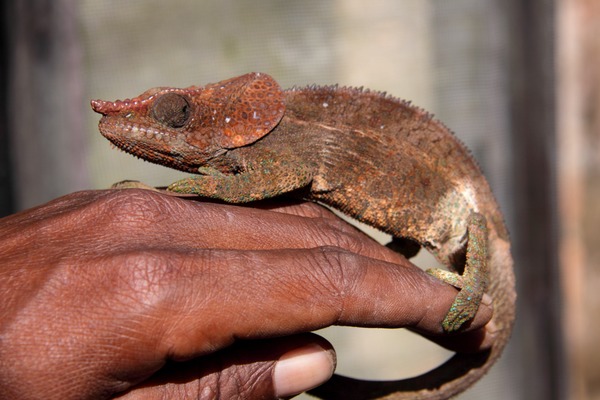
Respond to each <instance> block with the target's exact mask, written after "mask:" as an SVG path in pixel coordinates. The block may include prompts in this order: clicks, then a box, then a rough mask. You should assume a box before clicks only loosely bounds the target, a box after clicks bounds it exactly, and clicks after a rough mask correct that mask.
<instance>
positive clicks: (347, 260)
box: [317, 246, 363, 299]
mask: <svg viewBox="0 0 600 400" xmlns="http://www.w3.org/2000/svg"><path fill="white" fill-rule="evenodd" d="M359 264H360V256H359V255H357V254H355V253H352V252H349V251H347V250H345V249H342V248H340V247H336V246H323V247H320V248H318V253H317V265H318V266H319V267H320V269H321V271H322V273H323V275H324V277H323V278H324V279H320V280H318V282H321V283H322V284H324V285H325V286H326V287H327V289H328V290H331V291H333V292H334V293H336V296H335V297H336V298H339V299H343V298H344V297H345V295H346V294H347V293H349V292H351V291H352V290H353V289H354V287H355V286H356V285H357V283H358V282H359V281H360V279H361V276H362V274H363V270H362V269H361V268H359V267H358V266H359Z"/></svg>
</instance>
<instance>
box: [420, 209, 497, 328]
mask: <svg viewBox="0 0 600 400" xmlns="http://www.w3.org/2000/svg"><path fill="white" fill-rule="evenodd" d="M467 234H468V238H467V240H468V242H467V254H466V263H465V270H464V273H463V274H462V275H459V274H457V273H453V272H449V271H446V270H443V269H437V268H434V269H430V270H428V271H427V273H429V274H430V275H433V276H434V277H436V278H438V279H440V280H441V281H443V282H446V283H448V284H450V285H452V286H454V287H456V288H457V289H460V292H459V293H458V295H456V298H455V299H454V302H453V303H452V306H451V307H450V310H449V311H448V314H446V317H445V318H444V321H443V322H442V327H443V329H444V331H445V332H455V331H457V330H459V329H460V328H461V326H463V324H464V323H466V322H468V321H471V320H472V319H473V318H474V317H475V314H476V313H477V310H478V309H479V304H480V303H481V298H482V297H483V294H484V293H485V291H486V288H487V283H488V272H487V258H488V246H487V236H488V234H487V224H486V220H485V217H484V216H483V215H481V214H478V213H473V214H471V215H470V217H469V222H468V227H467Z"/></svg>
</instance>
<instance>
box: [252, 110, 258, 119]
mask: <svg viewBox="0 0 600 400" xmlns="http://www.w3.org/2000/svg"><path fill="white" fill-rule="evenodd" d="M252 118H254V119H260V117H259V116H258V114H257V113H256V111H254V112H253V113H252Z"/></svg>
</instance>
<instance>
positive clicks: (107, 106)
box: [91, 73, 516, 399]
mask: <svg viewBox="0 0 600 400" xmlns="http://www.w3.org/2000/svg"><path fill="white" fill-rule="evenodd" d="M91 106H92V108H93V110H94V111H96V112H97V113H100V114H102V117H101V119H100V122H99V130H100V132H101V134H102V135H103V136H104V137H106V138H107V139H108V140H109V141H110V142H112V144H114V145H115V146H116V147H118V148H120V149H122V150H124V151H125V152H128V153H130V154H133V155H135V156H137V157H139V158H142V159H144V160H147V161H150V162H153V163H157V164H161V165H164V166H167V167H171V168H174V169H177V170H181V171H185V172H190V173H195V174H196V175H192V176H190V177H188V178H184V179H181V180H178V181H176V182H174V183H172V184H171V185H169V186H168V187H167V191H169V192H173V193H178V194H194V195H199V196H202V197H208V198H213V199H219V200H222V201H225V202H230V203H246V202H251V201H255V200H261V199H265V198H270V197H275V196H279V195H283V194H286V193H287V194H292V195H295V196H299V197H301V198H303V199H307V200H311V201H314V202H318V203H321V204H324V205H327V206H330V207H332V208H334V209H337V210H339V211H341V212H342V213H344V214H347V215H349V216H350V217H353V218H355V219H357V220H358V221H361V222H364V223H366V224H368V225H371V226H373V227H375V228H377V229H379V230H381V231H384V232H387V233H388V234H391V235H392V237H393V242H394V241H395V243H396V244H397V246H396V248H397V249H399V250H400V252H401V253H403V254H404V255H405V256H407V257H409V258H410V257H411V256H413V255H414V254H415V253H416V252H417V251H418V250H419V249H420V248H425V249H426V250H428V251H429V252H431V253H432V254H433V255H434V256H435V257H436V258H437V259H438V260H439V261H440V262H441V263H442V264H443V265H444V266H445V267H447V269H433V270H430V271H428V272H430V273H431V274H432V275H434V276H435V277H437V278H439V279H441V280H443V281H444V282H446V283H448V284H450V285H452V286H454V287H456V288H457V289H459V292H458V294H457V296H456V298H455V300H454V303H453V304H452V306H451V308H450V309H449V310H448V313H447V315H446V316H445V319H444V321H443V322H442V328H443V331H444V332H446V333H448V334H451V333H453V332H457V331H460V330H461V327H463V326H464V325H465V324H468V323H469V321H470V320H471V319H472V318H473V317H474V315H475V313H476V312H477V309H478V307H479V304H480V302H481V298H482V296H483V294H484V293H487V294H488V295H489V296H490V297H491V298H492V301H493V304H494V315H493V317H492V321H493V323H494V324H495V327H496V329H497V331H496V332H495V335H496V339H495V341H494V344H493V345H492V347H491V349H489V350H486V351H481V352H477V353H468V354H467V353H457V354H455V355H454V356H453V357H452V358H450V359H449V360H448V361H446V362H445V363H443V364H442V365H440V366H439V367H437V368H435V369H433V370H432V371H429V372H427V373H425V374H423V375H421V376H418V377H415V378H408V379H400V380H396V381H385V382H381V381H377V382H375V381H365V380H360V379H354V378H349V377H343V376H339V375H334V376H333V377H332V379H330V380H329V381H328V382H326V383H325V384H324V385H322V386H320V387H319V388H316V389H314V390H313V391H312V392H311V394H313V395H315V396H317V397H321V398H328V399H335V398H340V399H352V398H356V399H367V398H369V399H375V398H378V399H446V398H449V397H452V396H454V395H456V394H458V393H460V392H462V391H463V390H465V389H467V388H468V387H470V386H471V385H472V384H473V383H475V382H476V381H477V380H478V379H479V378H481V377H482V376H483V375H484V374H485V373H486V372H487V371H488V370H489V369H490V367H491V366H492V364H493V363H494V362H495V361H496V360H497V359H498V358H499V357H500V355H501V353H502V350H503V348H504V347H505V345H506V343H507V342H508V340H509V337H510V333H511V330H512V325H513V321H514V318H515V300H516V292H515V278H514V272H513V261H512V256H511V252H510V240H509V235H508V232H507V228H506V226H505V224H504V220H503V216H502V213H501V211H500V209H499V206H498V204H497V202H496V200H495V198H494V196H493V194H492V191H491V189H490V186H489V184H488V182H487V181H486V179H485V177H484V175H483V173H482V171H481V170H480V168H479V166H478V164H477V163H476V161H475V160H474V159H473V157H472V156H471V154H470V152H469V150H468V149H467V148H466V147H465V146H464V145H463V144H462V143H461V142H460V141H459V140H458V139H457V138H456V137H455V136H454V135H453V133H452V132H451V131H450V130H449V129H448V128H447V127H446V126H444V125H443V124H442V123H441V122H440V121H438V120H437V119H435V118H434V117H433V116H432V115H431V114H429V113H428V112H426V111H424V110H422V109H420V108H418V107H416V106H414V105H412V104H411V103H410V102H408V101H404V100H400V99H397V98H395V97H393V96H391V95H388V94H386V93H384V92H377V91H371V90H368V89H363V88H353V87H341V86H338V85H331V86H316V85H312V86H306V87H297V86H294V87H292V88H291V89H287V90H282V89H281V87H280V86H279V84H278V83H277V82H276V81H275V80H274V79H273V78H272V77H271V76H269V75H267V74H264V73H248V74H245V75H242V76H239V77H235V78H232V79H228V80H223V81H221V82H217V83H212V84H207V85H204V86H191V87H188V88H183V89H180V88H171V87H157V88H153V89H149V90H147V91H145V92H144V93H142V94H141V95H139V96H137V97H135V98H133V99H125V100H117V101H114V102H111V101H103V100H92V101H91Z"/></svg>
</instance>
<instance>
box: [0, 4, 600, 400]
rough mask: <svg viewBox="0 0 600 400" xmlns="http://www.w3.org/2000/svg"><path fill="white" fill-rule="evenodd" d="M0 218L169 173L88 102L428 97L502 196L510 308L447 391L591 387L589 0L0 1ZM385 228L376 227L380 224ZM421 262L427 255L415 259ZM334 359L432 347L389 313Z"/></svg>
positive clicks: (593, 20) (350, 366) (584, 390)
mask: <svg viewBox="0 0 600 400" xmlns="http://www.w3.org/2000/svg"><path fill="white" fill-rule="evenodd" d="M0 7H1V8H2V18H3V20H2V24H1V27H2V32H1V33H0V40H1V42H0V52H1V53H2V54H1V57H0V85H1V86H0V96H1V97H0V215H8V214H10V213H13V212H17V211H19V210H22V209H25V208H28V207H32V206H36V205H39V204H42V203H44V202H47V201H49V200H51V199H53V198H55V197H58V196H61V195H64V194H67V193H70V192H72V191H76V190H82V189H100V188H106V187H108V186H109V185H110V184H111V183H113V182H115V181H120V180H123V179H137V180H142V181H144V182H146V183H149V184H152V185H165V184H168V183H170V182H172V181H174V180H176V179H178V178H181V177H182V173H179V172H176V171H171V170H169V169H167V168H164V167H160V166H155V165H151V164H149V163H146V162H143V161H141V160H138V159H135V158H133V157H131V156H128V155H125V154H124V153H122V152H120V151H117V150H115V149H111V147H110V145H109V143H108V142H107V141H106V140H105V139H103V138H102V137H101V136H100V134H99V133H98V130H97V123H98V120H99V116H98V115H96V114H94V113H93V112H92V110H91V109H90V107H89V100H90V99H103V100H116V99H123V98H127V97H133V96H136V95H137V94H139V93H141V92H143V91H144V90H146V89H148V88H150V87H155V86H177V87H185V86H189V85H202V84H205V83H209V82H216V81H219V80H223V79H227V78H230V77H233V76H237V75H240V74H243V73H246V72H251V71H257V72H265V73H268V74H271V75H272V76H273V77H274V78H275V79H276V80H278V81H279V83H280V84H281V85H282V86H283V87H289V86H292V85H300V86H303V85H307V84H312V83H316V84H331V83H339V84H341V85H351V86H364V87H368V88H371V89H376V90H382V91H387V92H388V93H390V94H393V95H394V96H397V97H400V98H404V99H409V100H412V102H413V103H414V104H416V105H418V106H421V107H423V108H425V109H427V110H429V111H432V112H434V113H435V114H436V116H437V117H438V118H439V119H441V120H442V121H443V122H444V123H445V124H446V125H447V126H449V127H450V128H451V129H452V130H453V131H455V132H456V135H457V136H458V137H459V138H460V139H461V140H463V141H464V142H465V143H466V144H467V145H468V146H469V147H470V148H471V149H472V151H473V154H474V155H475V157H476V158H477V160H478V161H479V163H480V164H481V166H482V168H483V170H484V172H485V174H486V176H487V177H488V179H489V181H490V183H491V185H492V187H493V189H494V191H495V194H496V197H497V199H498V200H499V202H500V204H501V207H502V209H503V211H504V213H505V216H506V220H507V223H508V225H509V228H510V231H511V235H512V239H513V252H514V256H515V268H516V273H517V278H518V291H519V310H518V320H517V325H516V328H515V331H514V334H513V338H512V340H511V343H510V345H509V347H508V349H507V351H506V353H505V355H504V356H503V358H502V360H501V361H500V363H499V364H498V365H497V366H496V367H495V368H493V370H492V372H491V373H490V374H489V375H488V376H486V377H485V378H484V379H483V380H482V381H481V382H480V383H478V384H477V385H476V386H475V387H474V388H473V389H472V390H470V391H468V392H467V393H465V394H464V395H462V396H460V399H600V346H598V344H597V341H598V339H597V337H598V336H599V335H600V323H599V322H598V320H597V319H595V318H594V316H598V313H599V311H600V295H599V292H600V269H599V260H600V246H598V245H597V244H598V241H597V240H596V239H595V238H597V237H598V233H599V227H600V224H599V222H600V205H599V204H598V201H599V199H600V151H599V150H600V2H599V1H596V0H556V1H550V0H529V1H521V0H453V1H451V2H449V1H444V0H403V1H394V0H370V1H368V2H366V1H359V0H334V1H318V0H306V1H284V0H246V1H243V0H240V1H234V0H205V1H183V0H171V1H159V0H147V1H142V0H130V1H117V0H107V1H102V2H99V1H93V0H80V1H77V0H37V1H36V0H22V1H18V0H5V1H4V2H3V3H2V5H1V6H0ZM380 239H381V240H385V238H380ZM423 262H424V263H428V262H430V261H428V260H425V261H423ZM322 333H323V335H325V336H326V337H327V338H329V339H330V340H331V341H333V343H334V345H335V346H336V348H337V351H338V357H339V367H338V372H341V373H345V374H349V375H352V376H357V377H370V378H380V379H389V378H399V377H401V376H411V375H415V374H418V373H421V372H424V371H426V370H428V369H430V368H432V367H434V366H436V365H438V364H439V363H440V362H441V361H442V360H444V359H446V358H447V357H448V356H449V353H448V352H445V351H443V350H441V349H440V348H438V347H436V346H434V345H432V344H430V343H429V342H426V341H425V340H423V339H420V338H419V337H417V336H416V335H412V334H410V333H405V332H402V331H396V330H374V329H370V330H368V329H356V328H329V329H327V330H325V331H324V332H322Z"/></svg>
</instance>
